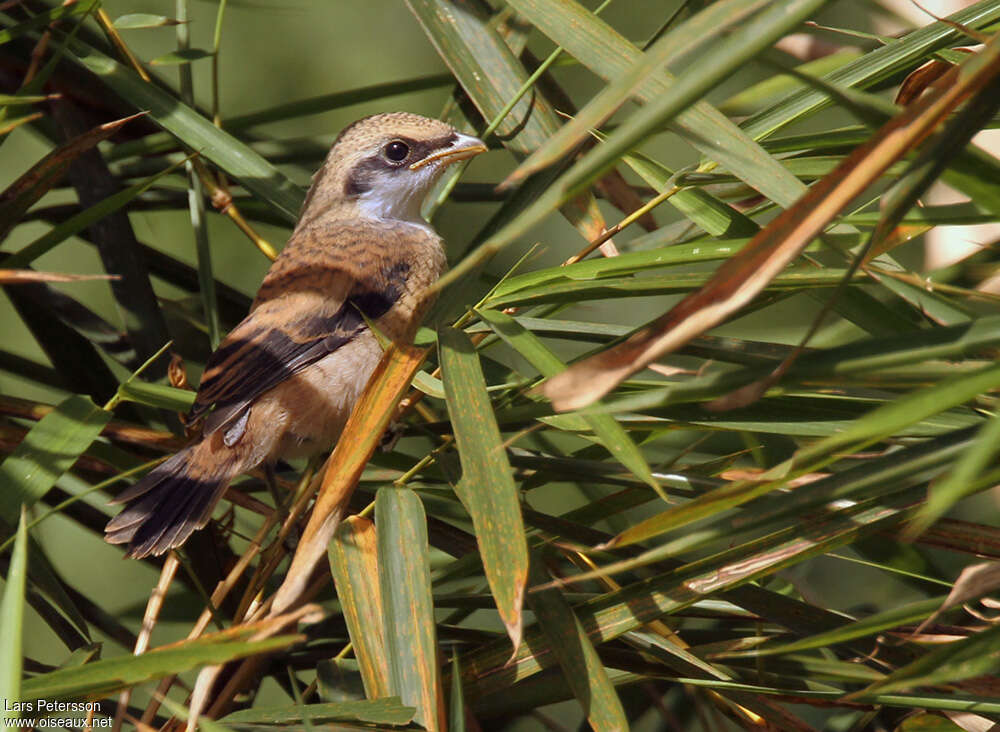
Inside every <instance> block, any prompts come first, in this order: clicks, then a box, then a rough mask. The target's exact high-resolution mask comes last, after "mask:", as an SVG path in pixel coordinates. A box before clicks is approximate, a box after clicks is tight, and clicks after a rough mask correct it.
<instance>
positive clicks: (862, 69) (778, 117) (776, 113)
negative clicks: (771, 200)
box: [741, 0, 1000, 140]
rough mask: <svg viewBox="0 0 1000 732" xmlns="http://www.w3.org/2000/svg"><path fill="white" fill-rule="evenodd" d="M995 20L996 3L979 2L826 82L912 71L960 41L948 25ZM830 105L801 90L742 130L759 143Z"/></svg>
mask: <svg viewBox="0 0 1000 732" xmlns="http://www.w3.org/2000/svg"><path fill="white" fill-rule="evenodd" d="M998 19H1000V4H998V3H997V2H995V0H981V1H980V2H978V3H975V4H974V5H971V6H970V7H968V8H964V9H962V10H959V11H958V12H956V13H953V14H951V15H950V16H948V17H947V19H946V20H940V21H936V22H933V23H929V24H928V25H925V26H924V27H922V28H918V29H916V30H914V31H912V32H911V33H909V34H907V35H906V36H905V37H904V38H902V39H901V40H899V41H898V42H896V43H890V44H888V45H885V46H883V47H881V48H876V49H874V50H872V51H871V52H869V53H866V54H864V55H863V56H861V57H860V58H858V59H857V60H855V61H852V62H850V63H848V64H846V65H845V66H842V67H841V68H839V69H837V70H836V71H833V72H832V73H830V74H829V75H828V76H827V79H828V80H829V82H830V83H831V84H834V85H837V86H844V87H849V86H860V87H867V86H871V85H872V84H874V83H876V82H878V81H881V80H882V79H885V78H886V77H888V76H891V75H892V74H893V73H896V72H898V71H903V70H909V69H912V68H913V66H914V65H915V64H917V63H919V62H920V61H921V60H922V59H924V58H925V57H926V56H927V55H928V54H930V53H932V52H933V51H935V50H937V49H940V48H944V47H946V46H947V45H948V44H950V43H955V42H956V41H961V40H963V35H962V32H961V31H960V30H958V29H957V28H956V27H955V26H954V25H952V24H951V23H959V24H961V25H966V26H969V27H970V28H983V27H984V26H986V25H987V24H989V23H992V22H995V21H996V20H998ZM949 21H950V22H949ZM829 104H830V99H829V97H828V96H827V95H826V94H825V93H824V92H822V91H819V90H816V89H803V90H801V91H798V92H793V93H792V94H790V95H788V96H787V97H785V98H784V99H782V100H781V101H779V102H778V103H777V104H775V105H774V106H772V107H770V108H768V109H765V110H763V111H761V112H759V113H757V114H755V115H754V116H752V117H750V118H749V119H747V120H745V121H744V122H743V123H742V124H741V127H742V128H743V130H744V131H745V132H746V133H747V134H749V135H750V136H751V137H752V138H753V139H755V140H759V139H761V138H762V137H766V136H768V135H770V134H772V133H774V132H775V131H777V130H779V129H781V128H782V127H784V126H786V125H788V124H790V123H792V122H794V121H795V120H797V119H799V118H801V117H804V116H806V115H808V114H810V113H812V112H815V111H817V110H819V109H821V108H823V107H825V106H827V105H829Z"/></svg>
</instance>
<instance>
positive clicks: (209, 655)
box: [20, 629, 302, 701]
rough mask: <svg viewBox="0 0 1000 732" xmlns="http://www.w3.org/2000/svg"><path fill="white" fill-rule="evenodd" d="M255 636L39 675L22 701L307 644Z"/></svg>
mask: <svg viewBox="0 0 1000 732" xmlns="http://www.w3.org/2000/svg"><path fill="white" fill-rule="evenodd" d="M251 634H252V629H250V630H249V631H248V630H246V629H241V630H239V631H233V632H230V631H227V632H224V633H218V634H216V635H214V636H203V637H201V638H198V639H197V640H193V641H185V642H182V643H179V644H175V645H173V646H164V647H162V648H156V649H153V650H152V651H148V652H146V653H143V654H141V655H139V656H125V657H122V658H108V659H104V660H101V661H94V662H93V663H88V664H84V665H83V666H75V667H73V668H66V669H59V670H58V671H50V672H49V673H44V674H39V675H37V676H33V677H32V678H30V679H28V680H26V681H25V682H24V683H23V684H22V685H21V696H20V698H21V699H22V700H25V701H30V700H33V699H85V698H99V697H101V696H106V695H108V694H111V693H114V692H116V691H119V690H121V689H124V688H127V687H130V686H134V685H136V684H141V683H145V682H147V681H151V680H154V679H158V678H162V677H164V676H170V675H173V674H178V673H181V672H183V671H188V670H190V669H194V668H198V667H199V666H205V665H215V664H221V663H226V662H228V661H234V660H237V659H240V658H246V657H247V656H252V655H254V654H258V653H267V652H269V651H275V650H277V649H280V648H287V647H288V646H290V645H293V644H295V643H298V642H299V641H301V640H302V638H301V636H296V635H283V636H277V637H274V638H268V639H267V640H261V641H251V640H245V638H247V637H249V636H250V635H251Z"/></svg>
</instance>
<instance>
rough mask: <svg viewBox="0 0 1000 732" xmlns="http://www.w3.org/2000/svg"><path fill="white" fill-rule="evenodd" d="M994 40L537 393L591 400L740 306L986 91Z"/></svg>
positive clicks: (557, 401)
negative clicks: (706, 277) (651, 316)
mask: <svg viewBox="0 0 1000 732" xmlns="http://www.w3.org/2000/svg"><path fill="white" fill-rule="evenodd" d="M998 59H1000V39H994V40H993V41H992V42H991V43H990V44H988V45H987V46H986V47H985V48H984V49H983V51H982V52H981V53H979V54H977V55H975V56H973V57H972V58H971V59H970V60H969V61H968V62H966V64H964V65H963V66H961V67H957V68H956V69H955V70H954V71H953V72H951V74H952V75H951V76H950V78H949V83H948V84H947V85H946V86H944V87H942V88H940V89H938V90H937V91H935V92H931V93H928V94H927V95H925V96H924V97H922V98H921V99H920V100H919V101H917V102H914V104H913V105H911V106H910V107H908V108H907V109H906V110H904V111H903V112H902V113H901V114H900V115H899V116H897V117H895V118H894V119H893V120H892V121H890V122H889V123H888V124H887V125H885V126H884V127H883V128H882V129H881V130H880V131H879V133H878V134H877V135H876V136H875V137H873V138H872V140H871V141H870V142H869V143H867V144H866V145H863V146H861V147H859V148H857V149H856V150H855V151H854V152H853V153H852V154H851V155H850V156H849V157H847V158H846V159H845V160H844V161H843V162H842V163H841V164H840V165H839V166H838V167H837V169H836V170H835V171H833V172H832V173H831V174H830V175H828V176H827V177H825V178H823V179H822V180H821V181H820V182H818V183H816V184H815V185H814V186H813V187H812V188H810V189H809V192H808V193H807V194H806V195H805V196H803V197H802V198H801V199H800V200H799V201H798V202H797V203H796V204H795V205H794V206H793V207H792V208H790V209H787V210H786V211H784V212H783V213H782V214H781V215H779V216H778V217H777V218H776V219H774V221H772V222H771V223H770V224H768V226H767V227H765V228H764V229H763V230H762V231H761V232H760V233H759V234H758V235H757V236H755V237H754V238H753V240H751V242H750V244H748V245H747V246H746V247H745V248H744V249H743V250H742V252H741V254H740V255H739V256H738V257H735V258H733V259H730V260H729V261H727V262H726V263H724V264H723V265H722V266H721V267H720V268H719V270H718V271H717V272H716V274H715V276H714V277H713V278H712V280H711V282H710V283H709V284H707V285H706V286H705V287H703V288H702V289H701V290H699V291H698V292H697V293H694V294H693V295H690V296H688V297H687V298H685V299H684V300H682V301H681V302H680V303H679V304H678V305H676V306H675V307H674V308H673V309H671V310H670V311H669V312H667V313H666V314H665V315H663V316H661V317H660V318H658V319H657V320H655V321H654V322H653V323H651V324H650V325H648V326H646V327H645V328H644V329H643V330H641V331H639V332H637V333H636V334H635V335H633V336H632V337H630V338H629V339H628V340H627V341H625V342H624V343H622V344H620V345H618V346H615V347H614V348H612V349H609V350H607V351H604V352H602V353H600V354H597V355H596V356H592V357H590V358H588V359H586V360H584V361H582V362H580V363H577V364H574V365H573V366H571V367H570V368H569V369H567V370H566V371H564V372H563V373H562V374H559V375H558V376H556V377H555V378H553V379H550V380H549V381H548V382H547V383H546V384H545V385H543V390H544V393H545V395H546V396H547V397H549V398H550V399H551V400H552V402H553V405H554V406H555V407H556V408H557V409H560V410H567V409H573V408H578V407H581V406H585V405H587V404H589V403H591V402H592V401H594V400H596V399H599V398H600V397H601V396H603V395H604V394H606V393H608V392H609V391H610V390H611V389H613V388H614V387H615V385H617V384H618V383H620V382H621V380H622V379H624V378H625V377H627V376H629V375H631V374H633V373H635V372H636V371H638V370H640V369H642V368H644V367H645V366H646V365H648V364H649V363H651V362H652V361H653V360H654V359H656V358H658V357H659V356H662V355H663V354H664V353H668V352H670V351H672V350H674V349H676V348H677V347H678V346H680V345H682V344H683V343H686V342H687V341H688V340H690V339H691V337H692V336H694V335H697V334H699V333H703V332H704V331H706V330H707V329H709V328H711V327H713V326H715V325H717V324H718V323H719V322H721V321H722V320H723V319H724V318H725V317H726V316H727V315H729V314H731V313H732V312H734V311H735V310H737V309H738V308H740V307H742V306H743V305H746V304H747V303H748V302H750V300H751V299H752V298H753V297H754V296H755V295H756V294H757V293H759V292H760V290H761V289H762V288H763V287H764V286H765V285H766V284H767V283H768V282H769V281H770V280H772V279H773V278H774V277H775V276H777V275H778V273H779V272H780V271H781V270H782V269H783V268H784V267H785V266H786V265H787V264H788V263H789V262H790V261H791V260H792V259H793V258H794V257H796V256H797V255H798V254H799V253H800V252H801V251H802V249H803V248H804V247H805V246H806V245H807V244H808V243H809V242H810V241H811V240H812V239H813V237H815V236H816V235H818V234H819V233H820V232H821V231H822V230H823V227H824V226H826V225H827V224H828V223H829V222H830V220H831V219H832V218H833V217H834V216H835V215H836V214H837V213H839V212H840V210H841V208H843V207H844V206H846V205H847V203H848V202H849V201H850V200H851V199H853V198H854V197H855V196H856V195H857V194H858V193H860V192H861V191H862V190H864V189H865V188H866V187H867V186H868V185H869V184H870V183H871V182H872V181H873V180H875V178H877V177H878V175H880V174H881V173H882V171H884V170H885V169H886V168H887V167H888V166H889V165H890V164H891V163H893V162H894V161H896V160H897V159H899V158H900V157H901V156H903V155H904V154H906V153H907V152H908V151H909V150H910V149H912V148H913V147H914V146H915V145H917V144H919V143H920V142H921V141H922V140H923V139H924V138H925V137H926V136H927V135H928V134H929V133H930V132H931V131H932V130H933V129H934V127H935V126H936V125H937V124H939V123H940V121H941V120H942V119H943V118H944V116H945V115H946V114H947V113H948V112H950V111H951V110H952V109H954V108H955V106H957V105H958V104H959V103H960V102H961V101H963V100H964V99H965V98H966V97H967V96H968V95H971V94H976V93H987V92H989V88H990V85H991V83H992V81H993V79H994V78H995V76H996V74H997V73H1000V65H998V63H997V60H998Z"/></svg>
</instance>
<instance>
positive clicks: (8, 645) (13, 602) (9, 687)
mask: <svg viewBox="0 0 1000 732" xmlns="http://www.w3.org/2000/svg"><path fill="white" fill-rule="evenodd" d="M20 513H21V517H20V520H19V521H18V523H17V539H16V541H15V542H14V551H13V553H12V554H11V558H10V565H9V566H8V568H7V577H6V581H5V583H4V589H3V600H2V601H0V624H2V625H3V628H4V632H3V634H2V637H0V697H2V698H3V699H5V700H7V701H8V703H6V704H4V705H3V709H2V710H0V720H2V721H3V723H4V726H5V727H7V726H13V725H12V724H10V723H8V720H15V719H19V718H20V716H21V714H20V712H19V711H18V710H17V709H16V708H15V705H13V704H10V703H9V702H10V701H13V700H15V699H20V698H21V667H22V663H23V659H22V657H21V639H22V636H23V632H24V603H25V598H24V592H25V588H26V586H27V575H28V530H27V528H26V525H27V518H26V516H25V513H24V510H23V509H22V510H21V512H20Z"/></svg>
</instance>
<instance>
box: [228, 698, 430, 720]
mask: <svg viewBox="0 0 1000 732" xmlns="http://www.w3.org/2000/svg"><path fill="white" fill-rule="evenodd" d="M414 711H416V710H415V709H414V708H413V707H408V706H404V705H403V704H402V703H401V702H400V700H399V697H398V696H393V697H387V698H383V699H371V700H367V701H355V702H350V701H345V702H336V703H328V704H302V705H298V706H293V707H254V708H253V709H242V710H240V711H238V712H232V713H231V714H227V715H226V716H225V717H223V718H222V719H220V720H219V722H221V723H223V724H239V725H242V724H248V725H275V724H294V723H303V722H315V723H317V724H327V723H330V722H365V723H368V724H388V725H392V726H402V725H405V724H408V723H409V722H410V721H411V720H412V719H413V713H414Z"/></svg>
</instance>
